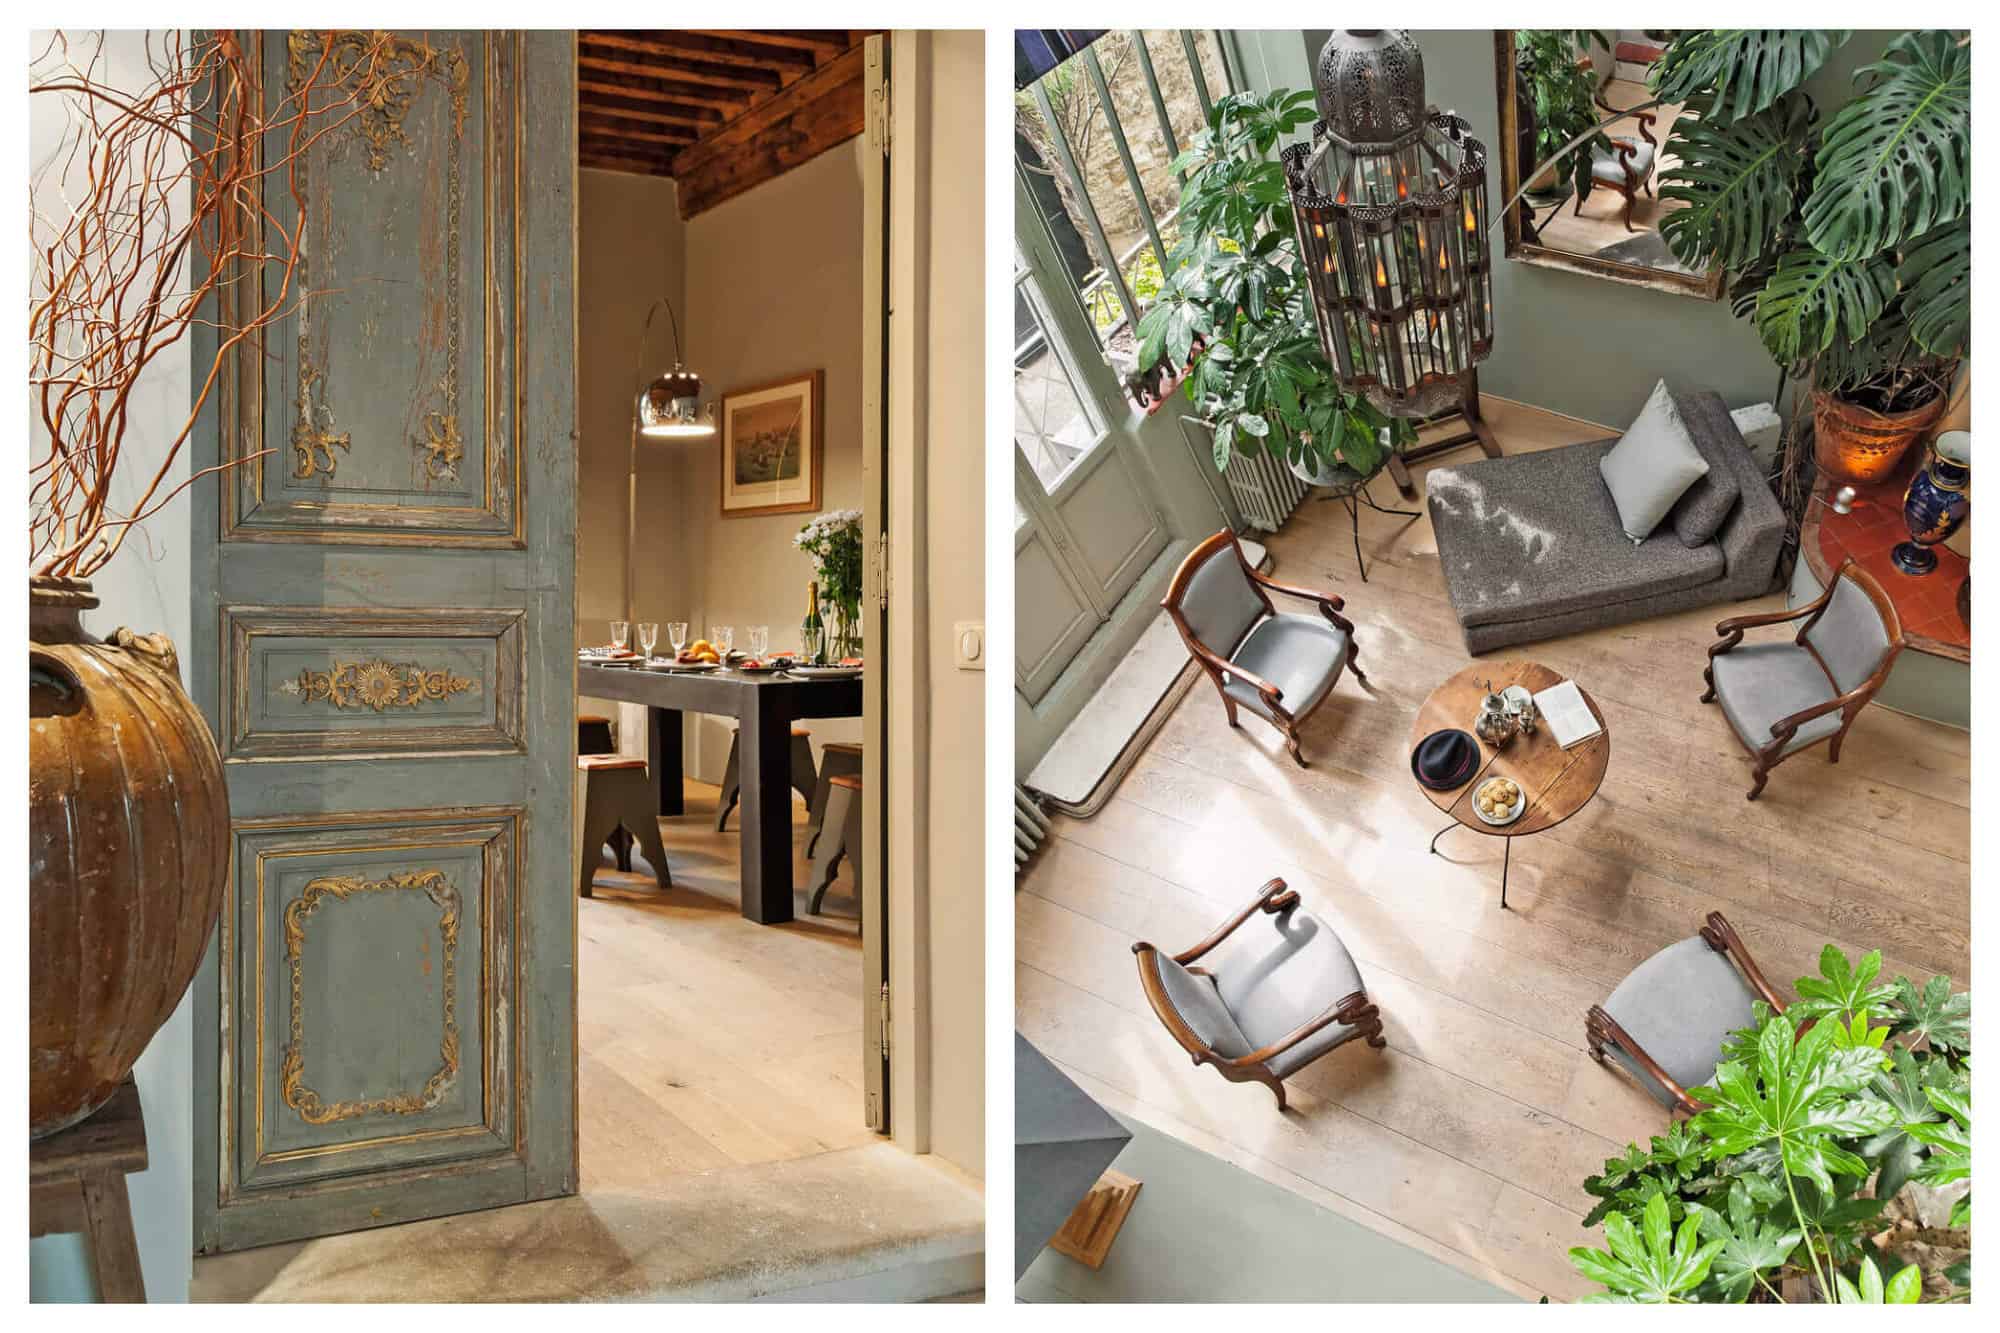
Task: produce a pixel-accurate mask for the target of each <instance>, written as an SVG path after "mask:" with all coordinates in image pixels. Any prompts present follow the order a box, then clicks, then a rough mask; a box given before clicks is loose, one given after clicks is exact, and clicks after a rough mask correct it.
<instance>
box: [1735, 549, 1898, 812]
mask: <svg viewBox="0 0 2000 1333" xmlns="http://www.w3.org/2000/svg"><path fill="white" fill-rule="evenodd" d="M1792 620H1802V621H1804V622H1805V623H1804V624H1802V625H1800V626H1799V631H1798V633H1797V634H1796V635H1794V636H1793V638H1792V641H1791V642H1790V643H1755V644H1750V645H1748V646H1739V645H1741V644H1742V643H1743V631H1744V630H1746V629H1755V628H1757V627H1758V626H1762V625H1779V624H1784V623H1785V622H1787V621H1792ZM1715 632H1716V633H1717V634H1720V635H1722V636H1723V637H1722V640H1721V641H1720V642H1719V643H1717V644H1716V645H1715V646H1714V647H1712V648H1710V649H1709V650H1708V666H1707V667H1706V668H1704V669H1703V671H1702V678H1703V679H1705V680H1706V681H1707V682H1708V690H1707V692H1706V693H1704V694H1703V695H1702V696H1701V701H1702V702H1703V703H1715V702H1720V703H1721V705H1722V715H1723V716H1724V717H1725V718H1727V719H1728V720H1729V726H1730V729H1731V730H1733V731H1734V732H1735V733H1736V738H1737V740H1739V741H1741V742H1742V744H1743V748H1744V749H1745V750H1748V751H1749V752H1750V758H1751V760H1752V761H1753V762H1754V764H1755V768H1754V778H1755V781H1754V782H1753V783H1752V785H1751V787H1750V793H1749V799H1750V800H1753V801H1754V800H1756V799H1757V794H1758V793H1759V792H1761V791H1763V790H1764V782H1765V780H1766V779H1767V778H1768V777H1769V776H1770V772H1771V769H1772V768H1774V767H1775V766H1776V765H1777V764H1778V763H1779V761H1781V760H1784V759H1789V758H1791V757H1792V756H1793V755H1795V754H1797V753H1798V752H1799V751H1801V750H1804V749H1807V748H1809V747H1811V746H1814V745H1817V744H1819V743H1820V742H1821V741H1825V742H1826V743H1827V748H1826V757H1827V762H1828V763H1834V764H1837V763H1839V762H1840V743H1841V741H1843V740H1845V739H1846V737H1847V729H1848V728H1849V727H1851V726H1853V725H1854V719H1855V717H1856V716H1858V715H1859V714H1860V712H1861V710H1862V709H1863V708H1865V707H1867V706H1868V702H1869V700H1871V699H1873V698H1874V697H1875V694H1876V692H1877V691H1878V690H1880V689H1881V688H1882V682H1884V681H1886V680H1887V679H1888V678H1889V668H1890V667H1892V666H1894V665H1895V663H1896V655H1897V654H1898V653H1900V652H1902V651H1903V622H1902V620H1901V618H1900V617H1898V616H1897V614H1896V608H1895V607H1894V606H1893V605H1891V604H1890V601H1889V594H1888V593H1886V592H1884V591H1883V590H1882V585H1881V584H1879V583H1877V582H1876V581H1875V580H1874V578H1873V577H1872V576H1871V575H1869V574H1868V573H1867V571H1865V570H1863V569H1862V568H1861V567H1860V566H1858V565H1856V564H1855V563H1854V561H1853V560H1852V559H1851V558H1850V559H1848V560H1846V561H1844V562H1843V563H1842V564H1841V566H1840V568H1839V569H1838V570H1837V571H1835V573H1834V576H1833V581H1832V582H1831V583H1829V584H1828V585H1827V589H1826V591H1825V592H1824V593H1821V594H1820V596H1819V597H1818V598H1817V599H1816V600H1814V601H1811V602H1808V603H1807V604H1806V605H1804V606H1801V607H1798V608H1797V609H1795V610H1791V611H1772V612H1769V613H1767V614H1765V615H1755V616H1737V617H1735V618H1734V619H1731V620H1725V621H1723V622H1722V623H1721V624H1719V625H1717V626H1716V627H1715Z"/></svg>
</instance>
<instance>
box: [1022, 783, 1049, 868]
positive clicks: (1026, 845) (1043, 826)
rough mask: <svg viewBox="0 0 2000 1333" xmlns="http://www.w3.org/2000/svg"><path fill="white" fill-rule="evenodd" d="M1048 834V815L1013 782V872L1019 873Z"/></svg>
mask: <svg viewBox="0 0 2000 1333" xmlns="http://www.w3.org/2000/svg"><path fill="white" fill-rule="evenodd" d="M1048 836H1049V817H1048V816H1047V815H1045V814H1043V813H1042V807H1041V805H1040V804H1039V803H1037V802H1036V800H1035V798H1034V797H1033V796H1032V795H1030V794H1029V792H1028V789H1027V788H1026V787H1023V786H1022V785H1021V784H1020V783H1018V782H1017V783H1015V784H1014V873H1015V874H1017V875H1018V874H1020V873H1021V867H1022V866H1024V865H1026V864H1027V863H1028V858H1029V857H1031V856H1033V855H1034V854H1035V849H1036V848H1037V847H1039V846H1041V845H1042V839H1044V838H1046V837H1048Z"/></svg>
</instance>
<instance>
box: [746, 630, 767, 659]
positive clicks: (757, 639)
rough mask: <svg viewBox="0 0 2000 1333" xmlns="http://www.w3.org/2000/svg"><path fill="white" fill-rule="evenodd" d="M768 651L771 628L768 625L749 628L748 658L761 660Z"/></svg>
mask: <svg viewBox="0 0 2000 1333" xmlns="http://www.w3.org/2000/svg"><path fill="white" fill-rule="evenodd" d="M769 651H771V627H770V626H769V625H752V626H751V627H750V656H752V657H755V658H757V659H759V660H762V658H763V656H764V654H765V653H768V652H769Z"/></svg>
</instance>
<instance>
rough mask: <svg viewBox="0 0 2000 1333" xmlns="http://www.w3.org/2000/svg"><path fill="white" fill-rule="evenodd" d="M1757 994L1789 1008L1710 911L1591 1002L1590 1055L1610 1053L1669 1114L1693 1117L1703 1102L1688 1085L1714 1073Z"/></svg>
mask: <svg viewBox="0 0 2000 1333" xmlns="http://www.w3.org/2000/svg"><path fill="white" fill-rule="evenodd" d="M1758 1000H1762V1001H1763V1002H1764V1003H1765V1004H1768V1005H1770V1006H1771V1011H1772V1012H1773V1013H1779V1014H1782V1013H1783V1012H1785V1002H1784V1001H1783V1000H1781V999H1779V998H1778V993H1777V992H1776V991H1774V990H1772V989H1771V983H1770V982H1768V981H1766V980H1764V974H1763V972H1761V971H1759V970H1758V967H1757V964H1756V961H1755V960H1754V959H1752V958H1751V957H1750V951H1749V950H1748V949H1746V948H1745V947H1744V945H1743V940H1742V938H1741V937H1740V936H1738V935H1737V933H1736V930H1735V927H1733V926H1731V925H1730V924H1729V922H1727V921H1726V920H1724V919H1723V916H1722V913H1720V912H1710V913H1709V914H1708V918H1707V920H1706V922H1705V923H1704V924H1703V925H1702V928H1701V930H1700V932H1699V933H1698V934H1696V935H1694V936H1692V937H1690V938H1688V939H1685V940H1682V941H1681V942H1680V943H1678V944H1670V945H1668V946H1667V947H1666V948H1664V949H1662V950H1660V951H1659V952H1658V953H1656V954H1654V955H1653V956H1652V957H1651V958H1648V959H1647V960H1646V961H1645V962H1643V963H1641V964H1639V966H1638V967H1636V968H1634V969H1633V970H1632V973H1631V975H1630V976H1628V977H1626V978H1625V980H1623V981H1621V982H1619V983H1618V988H1617V989H1616V990H1614V991H1612V992H1611V997H1610V998H1609V999H1607V1000H1606V1001H1605V1002H1604V1003H1603V1004H1602V1005H1595V1004H1593V1005H1592V1006H1590V1009H1589V1010H1588V1012H1587V1013H1586V1014H1585V1015H1584V1025H1583V1026H1584V1035H1585V1037H1586V1039H1587V1041H1588V1043H1589V1047H1590V1058H1591V1059H1593V1060H1595V1061H1597V1063H1599V1064H1600V1065H1601V1064H1604V1063H1605V1058H1606V1056H1607V1055H1608V1056H1609V1057H1610V1058H1611V1059H1612V1060H1614V1061H1616V1062H1617V1063H1618V1064H1620V1065H1622V1066H1624V1068H1625V1070H1626V1071H1627V1072H1628V1073H1630V1074H1631V1075H1632V1077H1633V1078H1634V1079H1635V1080H1636V1081H1637V1082H1638V1084H1639V1085H1640V1086H1641V1087H1642V1088H1644V1089H1645V1090H1646V1091H1647V1092H1649V1093H1651V1094H1652V1095H1653V1096H1654V1097H1655V1098H1657V1099H1658V1100H1659V1101H1660V1102H1661V1103H1663V1104H1664V1105H1665V1106H1666V1107H1667V1109H1668V1111H1669V1113H1671V1112H1673V1111H1681V1112H1684V1113H1686V1114H1688V1115H1693V1114H1694V1113H1695V1112H1697V1111H1700V1110H1702V1109H1703V1106H1702V1103H1700V1102H1698V1101H1696V1100H1695V1099H1694V1098H1692V1097H1690V1096H1689V1095H1688V1089H1689V1088H1698V1087H1702V1086H1704V1085H1706V1084H1707V1083H1708V1082H1709V1081H1710V1080H1712V1079H1713V1078H1714V1077H1715V1066H1716V1064H1717V1062H1718V1061H1719V1060H1720V1059H1721V1058H1722V1042H1723V1039H1724V1038H1725V1037H1727V1036H1728V1035H1729V1034H1730V1033H1732V1032H1734V1031H1736V1030H1737V1029H1738V1028H1745V1027H1748V1026H1750V1023H1751V1021H1752V1019H1753V1017H1754V1013H1755V1011H1754V1009H1753V1008H1752V1006H1753V1004H1754V1003H1755V1002H1756V1001H1758Z"/></svg>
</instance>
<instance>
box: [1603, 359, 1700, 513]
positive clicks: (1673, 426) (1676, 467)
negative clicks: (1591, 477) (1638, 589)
mask: <svg viewBox="0 0 2000 1333" xmlns="http://www.w3.org/2000/svg"><path fill="white" fill-rule="evenodd" d="M1597 470H1598V471H1599V472H1600V473H1602V474H1603V476H1604V484H1605V486H1606V487H1607V488H1609V490H1610V491H1611V502H1612V503H1613V504H1614V505H1616V506H1617V507H1618V524H1619V526H1620V527H1622V528H1624V529H1625V535H1626V536H1627V537H1630V538H1631V539H1632V540H1633V541H1634V542H1642V541H1644V540H1646V538H1648V537H1650V536H1652V535H1653V529H1654V528H1657V527H1658V526H1660V520H1662V519H1664V518H1665V517H1666V516H1667V512H1668V511H1669V510H1671V509H1672V508H1673V507H1674V502H1675V501H1676V500H1679V499H1680V498H1681V496H1683V495H1685V494H1686V493H1687V489H1688V487H1690V486H1692V485H1694V483H1695V482H1697V481H1699V480H1700V479H1701V478H1702V477H1704V476H1706V475H1708V460H1707V459H1705V458H1703V457H1702V456H1701V451H1700V450H1699V449H1697V448H1695V446H1694V441H1693V440H1692V439H1690V438H1689V437H1688V432H1687V427H1686V426H1685V425H1684V424H1683V423H1682V422H1681V413H1680V407H1679V406H1678V405H1677V404H1676V403H1675V402H1674V396H1673V394H1672V393H1671V392H1670V391H1669V390H1668V389H1667V382H1666V381H1665V380H1661V381H1660V382H1659V383H1658V384H1656V385H1654V386H1653V394H1652V396H1651V397H1650V398H1648V399H1647V400H1646V406H1645V407H1644V408H1643V409H1641V411H1640V413H1639V416H1638V419H1637V420H1635V421H1634V422H1633V423H1632V427H1631V429H1630V430H1627V431H1626V432H1625V436H1624V438H1623V439H1621V440H1619V441H1618V443H1617V444H1615V445H1613V446H1612V447H1611V450H1610V452H1608V453H1606V454H1605V455H1604V457H1603V458H1602V459H1600V460H1599V461H1598V464H1597Z"/></svg>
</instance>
